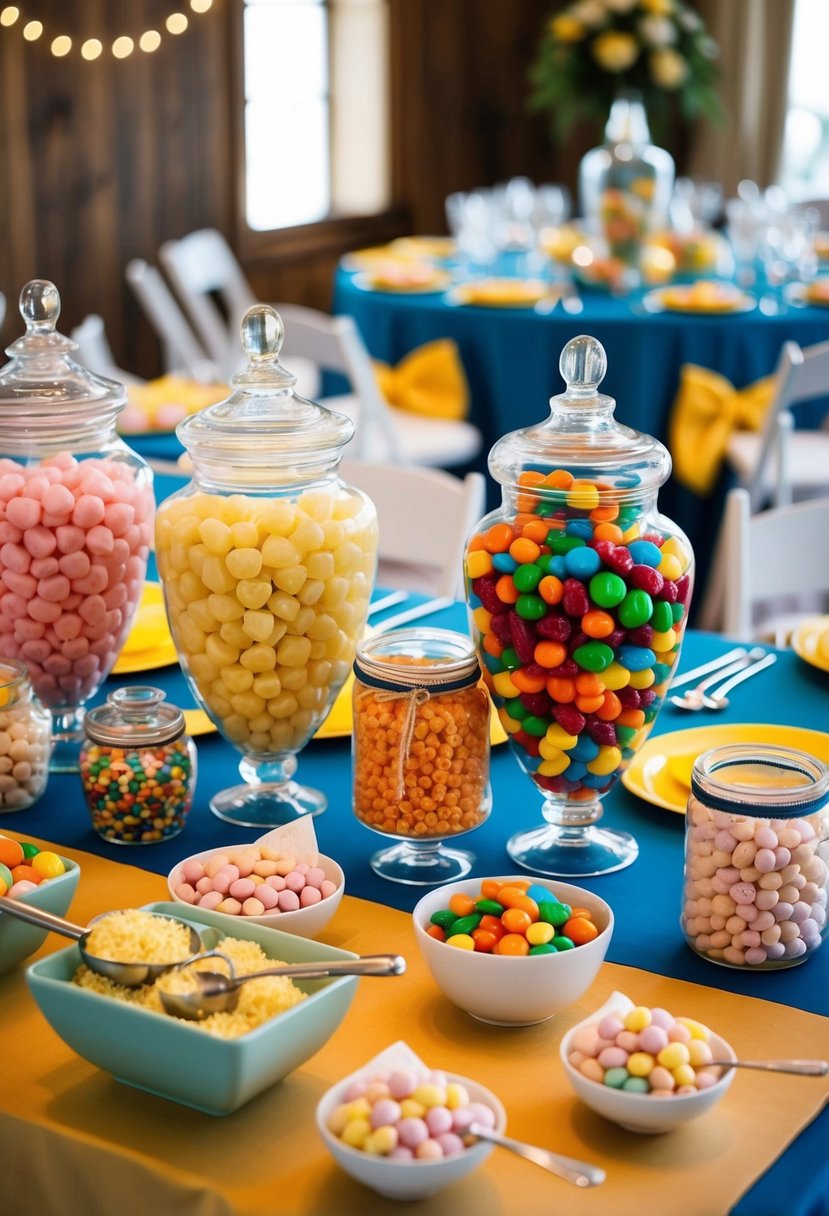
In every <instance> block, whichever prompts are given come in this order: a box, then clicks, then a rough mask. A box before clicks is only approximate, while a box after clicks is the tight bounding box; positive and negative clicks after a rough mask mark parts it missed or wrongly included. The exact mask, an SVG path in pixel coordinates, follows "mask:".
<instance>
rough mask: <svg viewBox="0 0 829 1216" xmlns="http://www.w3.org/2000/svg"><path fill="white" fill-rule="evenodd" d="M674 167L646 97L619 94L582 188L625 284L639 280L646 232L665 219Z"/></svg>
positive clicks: (583, 169)
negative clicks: (654, 129)
mask: <svg viewBox="0 0 829 1216" xmlns="http://www.w3.org/2000/svg"><path fill="white" fill-rule="evenodd" d="M674 173H675V170H674V162H673V157H672V156H671V155H670V153H669V152H666V151H665V150H664V148H657V147H655V146H654V145H653V144H652V143H651V141H650V131H649V130H648V118H647V114H646V112H645V107H644V105H643V104H642V100H641V98H640V97H638V96H635V95H630V96H623V97H618V98H617V99H616V100H615V101H614V102H613V105H612V106H611V109H610V116H609V118H608V120H607V126H606V127H605V138H604V144H603V145H602V146H601V147H599V148H593V149H592V150H591V151H590V152H588V153H587V154H586V155H585V156H584V157H583V158H582V161H581V165H580V167H579V193H580V195H581V202H582V210H583V213H584V215H585V217H586V219H587V220H588V221H590V225H591V228H592V229H593V230H594V231H598V232H600V233H601V234H602V236H603V237H604V239H605V241H606V243H607V251H608V254H609V256H610V258H611V260H612V261H613V262H616V263H618V267H619V276H618V277H619V279H620V280H621V283H622V285H624V286H627V287H635V286H637V284H638V281H639V261H640V257H641V254H642V248H643V245H644V241H645V237H646V235H647V234H648V232H650V231H652V230H653V229H654V228H657V227H660V226H664V224H665V221H666V219H667V215H668V204H669V203H670V199H671V192H672V190H673V185H674Z"/></svg>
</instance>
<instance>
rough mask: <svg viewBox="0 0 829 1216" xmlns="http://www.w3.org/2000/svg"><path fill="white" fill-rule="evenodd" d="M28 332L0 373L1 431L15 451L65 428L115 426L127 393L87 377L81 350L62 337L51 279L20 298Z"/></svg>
mask: <svg viewBox="0 0 829 1216" xmlns="http://www.w3.org/2000/svg"><path fill="white" fill-rule="evenodd" d="M20 315H21V316H22V318H23V320H24V322H25V324H26V332H25V334H23V335H22V337H20V338H18V339H17V340H16V341H15V342H12V344H11V346H9V347H7V348H6V354H7V355H8V356H9V362H8V363H7V364H6V365H5V367H3V368H2V369H0V431H2V432H4V440H3V446H4V447H5V448H6V449H7V450H9V443H8V442H7V440H6V436H5V432H9V436H8V438H9V440H11V441H14V444H13V446H14V447H15V448H17V447H21V448H22V447H28V446H30V445H31V442H32V441H33V440H37V439H38V438H40V437H48V435H49V434H50V433H54V432H55V431H58V432H59V431H60V430H61V429H62V428H66V427H70V428H76V427H79V426H85V425H87V424H93V425H94V427H95V429H101V428H102V427H106V426H111V425H112V424H113V423H114V422H115V419H116V417H117V416H118V414H119V413H120V412H121V410H122V409H123V408H124V405H125V404H126V400H127V393H126V389H125V388H124V386H123V385H122V384H119V383H117V381H115V380H107V379H106V378H105V377H103V376H96V375H94V374H93V373H92V372H90V371H87V369H86V368H85V367H82V366H81V365H80V364H79V363H76V362H75V361H74V359H72V358H70V352H71V351H74V350H77V349H78V344H77V343H76V342H73V341H72V340H71V339H70V338H67V337H65V336H64V335H63V334H61V333H58V331H57V328H56V326H57V323H58V317H59V316H60V295H59V294H58V289H57V288H56V287H55V285H54V283H50V282H49V280H48V279H32V281H31V282H30V283H27V284H26V286H25V287H24V288H23V290H22V291H21V293H20Z"/></svg>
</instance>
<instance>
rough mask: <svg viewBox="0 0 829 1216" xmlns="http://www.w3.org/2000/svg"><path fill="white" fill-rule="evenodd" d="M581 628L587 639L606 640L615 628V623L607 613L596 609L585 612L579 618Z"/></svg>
mask: <svg viewBox="0 0 829 1216" xmlns="http://www.w3.org/2000/svg"><path fill="white" fill-rule="evenodd" d="M581 627H582V629H583V630H584V632H585V633H586V634H587V636H588V637H589V638H606V637H607V636H608V635H609V634H611V633H612V632H613V630H614V629H615V628H616V622H615V621H614V620H613V617H612V616H611V615H610V613H609V612H602V611H601V610H600V609H599V608H596V609H593V610H592V611H590V612H585V614H584V616H583V617H582V618H581Z"/></svg>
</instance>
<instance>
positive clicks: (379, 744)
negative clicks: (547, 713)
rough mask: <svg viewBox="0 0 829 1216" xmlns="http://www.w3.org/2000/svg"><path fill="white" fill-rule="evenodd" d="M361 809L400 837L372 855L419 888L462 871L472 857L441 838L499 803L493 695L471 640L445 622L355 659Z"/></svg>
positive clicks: (375, 865) (386, 870)
mask: <svg viewBox="0 0 829 1216" xmlns="http://www.w3.org/2000/svg"><path fill="white" fill-rule="evenodd" d="M353 707H354V729H353V732H352V749H353V759H354V802H353V806H354V814H355V815H356V816H357V818H358V819H359V820H360V822H361V823H363V824H364V825H365V826H366V827H368V828H371V829H372V831H375V832H380V833H382V834H383V835H384V836H388V837H392V838H393V839H394V840H396V841H397V842H398V843H397V844H395V845H393V846H392V847H391V848H386V849H382V850H380V851H379V852H377V853H375V854H374V856H373V857H372V859H371V868H372V869H373V870H374V871H375V873H377V874H380V875H381V876H382V877H383V878H390V879H392V880H393V881H395V882H405V883H410V884H414V885H424V886H425V885H428V884H430V883H440V882H450V881H453V880H454V879H458V878H463V876H464V875H465V874H468V873H469V871H470V869H471V868H472V864H473V861H474V857H473V855H472V854H471V853H467V852H465V851H463V850H461V849H447V848H446V847H445V846H444V841H446V840H453V839H455V838H456V837H458V836H460V835H462V834H464V833H466V832H469V831H471V830H472V829H473V828H477V827H479V826H480V825H481V824H482V823H483V822H484V820H485V819H486V817H487V815H488V814H489V811H490V807H491V805H492V794H491V791H490V788H489V718H490V709H489V697H488V695H487V691H486V688H485V687H484V685H483V683H482V681H481V668H480V666H479V664H478V658H477V655H476V653H475V649H474V646H473V644H472V642H471V641H470V639H469V638H467V637H464V635H463V634H460V633H453V632H452V631H450V630H446V629H427V628H422V629H400V630H392V631H391V632H390V633H388V634H381V635H378V636H375V637H373V638H369V639H368V640H367V641H365V642H363V643H361V645H360V646H359V647H358V648H357V658H356V660H355V663H354V690H353Z"/></svg>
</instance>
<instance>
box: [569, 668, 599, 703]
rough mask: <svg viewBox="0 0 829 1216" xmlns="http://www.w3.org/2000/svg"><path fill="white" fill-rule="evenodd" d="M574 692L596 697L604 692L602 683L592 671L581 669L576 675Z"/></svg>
mask: <svg viewBox="0 0 829 1216" xmlns="http://www.w3.org/2000/svg"><path fill="white" fill-rule="evenodd" d="M576 692H577V693H579V694H580V695H581V696H583V697H598V696H601V694H602V693H603V692H604V684H603V683H602V681H601V680H600V679H599V677H598V676H597V675H596V673H595V672H593V671H582V672H580V673H579V674H578V675H577V676H576Z"/></svg>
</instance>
